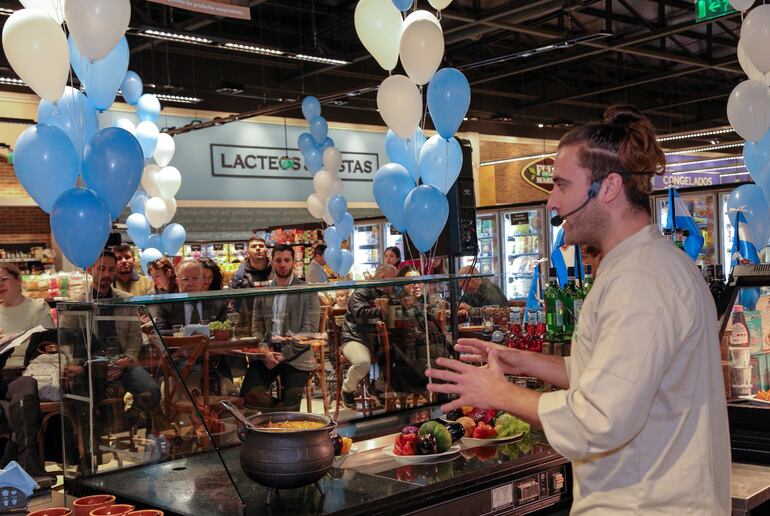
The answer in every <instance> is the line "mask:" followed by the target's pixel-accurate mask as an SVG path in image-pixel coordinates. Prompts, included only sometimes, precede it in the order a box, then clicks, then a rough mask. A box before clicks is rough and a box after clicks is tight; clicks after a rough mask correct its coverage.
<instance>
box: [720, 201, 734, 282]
mask: <svg viewBox="0 0 770 516" xmlns="http://www.w3.org/2000/svg"><path fill="white" fill-rule="evenodd" d="M728 197H730V193H729V192H724V193H721V194H719V213H720V216H721V218H722V224H721V227H720V230H721V232H722V238H720V239H719V254H720V256H721V257H722V265H723V269H724V273H725V276H727V275H728V274H729V273H730V262H731V261H732V260H731V258H730V254H731V252H730V251H731V249H732V248H733V238H734V237H733V223H732V222H731V219H732V217H731V216H730V214H729V213H727V198H728Z"/></svg>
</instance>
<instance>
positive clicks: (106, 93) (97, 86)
mask: <svg viewBox="0 0 770 516" xmlns="http://www.w3.org/2000/svg"><path fill="white" fill-rule="evenodd" d="M67 43H68V44H69V49H70V63H71V64H72V69H73V70H75V75H77V76H78V79H80V82H81V83H82V84H83V87H84V88H85V90H86V94H87V95H88V98H89V99H91V103H92V104H93V105H94V107H95V108H96V109H98V110H99V111H104V110H105V109H107V108H109V107H110V106H111V105H112V103H113V102H114V101H115V95H117V93H118V89H119V88H120V83H122V82H123V78H124V77H125V76H126V71H128V58H129V52H128V42H127V41H126V37H125V36H123V37H122V38H120V41H118V44H117V45H115V48H113V49H112V50H111V51H110V53H109V54H107V55H106V56H104V57H103V58H101V59H99V60H97V61H90V60H89V59H87V58H85V57H83V56H81V55H80V52H79V51H78V49H77V46H76V45H75V41H74V40H73V39H72V35H71V34H70V37H69V39H68V40H67Z"/></svg>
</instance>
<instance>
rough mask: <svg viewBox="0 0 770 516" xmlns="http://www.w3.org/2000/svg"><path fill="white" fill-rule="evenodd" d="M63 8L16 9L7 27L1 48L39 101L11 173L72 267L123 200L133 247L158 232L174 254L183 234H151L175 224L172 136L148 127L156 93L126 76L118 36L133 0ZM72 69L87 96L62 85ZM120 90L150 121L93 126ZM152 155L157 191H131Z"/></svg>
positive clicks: (102, 234)
mask: <svg viewBox="0 0 770 516" xmlns="http://www.w3.org/2000/svg"><path fill="white" fill-rule="evenodd" d="M60 4H61V5H59V6H52V7H53V9H52V10H50V11H49V10H38V9H20V10H17V11H16V12H14V14H13V15H12V16H11V17H10V18H9V19H8V20H7V21H6V23H5V25H4V27H3V50H4V51H5V54H6V56H7V57H8V59H9V62H10V64H11V66H12V67H13V69H14V71H16V72H17V73H18V74H19V76H20V77H21V78H22V79H23V80H24V81H25V82H26V83H27V84H28V85H29V86H30V87H31V88H32V89H33V91H35V93H37V94H38V95H40V96H41V97H42V99H41V101H40V104H39V105H38V122H39V123H38V124H36V125H34V126H32V127H29V128H28V129H27V130H25V131H24V132H23V133H22V134H21V136H20V137H19V138H18V140H17V141H16V146H15V152H14V158H15V163H14V170H15V173H16V176H17V178H18V180H19V182H20V183H21V184H22V185H23V186H24V188H25V189H26V190H27V192H28V193H29V194H30V196H31V197H32V198H33V199H34V200H35V202H36V203H37V204H38V205H39V206H40V207H41V208H42V209H43V210H44V211H46V212H47V213H49V214H50V216H51V228H52V230H53V234H54V237H55V238H56V241H57V242H58V244H59V245H60V247H61V249H62V251H63V253H64V255H65V256H66V258H67V259H68V260H69V261H71V262H72V263H73V264H75V265H76V266H78V267H83V268H85V267H89V266H91V265H92V264H93V263H94V262H95V261H96V259H97V258H98V257H99V255H100V254H101V253H102V250H103V249H104V245H105V243H106V242H107V238H108V236H109V233H110V230H111V228H112V221H113V220H115V219H117V217H118V216H119V215H120V214H121V213H122V212H123V210H124V208H125V207H126V205H127V204H129V202H130V206H131V210H132V211H133V212H134V213H133V214H132V215H131V217H129V221H128V226H129V233H130V235H131V238H132V239H133V240H134V241H135V243H137V245H139V246H140V247H144V246H146V245H148V243H149V242H150V241H151V237H153V236H155V237H156V238H155V239H154V240H157V241H159V242H160V244H159V247H160V248H162V249H156V251H157V252H161V251H165V252H166V254H175V253H176V252H177V251H178V250H179V248H180V247H181V245H182V244H183V243H184V237H185V236H184V228H182V227H181V226H179V225H178V224H172V225H170V226H167V227H166V229H165V230H164V231H163V233H162V234H157V235H152V234H151V229H150V228H151V227H154V228H160V227H161V226H163V225H164V224H167V223H168V222H170V221H171V219H172V218H173V216H174V212H175V211H176V201H175V200H174V195H176V192H177V191H178V190H179V186H180V185H181V175H180V174H179V171H178V170H176V169H175V168H174V167H168V166H167V165H168V163H169V162H170V160H171V158H172V157H173V153H174V141H173V139H172V138H171V137H170V136H169V135H165V134H161V133H160V132H159V130H158V128H157V126H156V125H155V123H154V121H155V120H156V119H157V115H158V113H159V112H160V103H159V102H158V101H157V99H156V98H155V96H154V95H147V94H145V95H142V88H143V86H142V81H141V79H140V78H139V76H138V75H137V74H136V73H134V72H130V71H128V63H129V57H130V54H129V49H128V43H127V42H126V38H125V35H124V34H125V31H126V28H127V27H128V24H129V21H130V16H131V4H130V2H129V0H109V1H106V0H95V1H94V2H70V3H69V4H66V6H65V3H64V2H61V3H60ZM62 19H64V20H66V22H67V28H68V29H69V33H70V37H69V41H68V39H67V37H66V36H65V35H64V31H63V29H62V27H61V21H62ZM70 66H71V67H72V69H73V70H74V72H75V74H76V75H77V76H78V78H79V79H80V83H81V84H82V86H83V88H84V89H85V94H84V93H81V92H80V91H79V90H77V89H75V88H72V87H70V86H67V85H66V83H67V79H68V77H69V69H70ZM121 87H122V88H123V95H124V98H125V99H126V101H127V102H128V103H129V104H131V105H133V104H138V106H139V107H138V112H139V113H138V114H139V119H140V120H150V121H148V122H144V121H143V122H142V123H140V124H139V126H137V127H136V128H134V126H133V123H132V122H131V121H129V120H125V119H121V120H119V121H118V123H116V124H115V127H107V128H104V129H101V130H99V120H98V112H103V111H105V110H107V109H109V108H110V106H111V105H112V103H113V102H114V100H115V95H116V94H117V93H118V89H119V88H121ZM145 97H147V99H146V102H145V103H144V104H146V105H147V106H148V107H146V108H145V107H143V105H144V104H143V103H142V100H143V99H145ZM143 111H148V113H146V114H143ZM151 158H154V159H155V161H156V163H157V165H152V166H153V167H156V168H158V170H157V172H156V173H155V175H154V176H153V178H152V181H149V180H148V181H147V184H151V185H152V187H153V188H151V189H154V190H155V192H149V191H148V192H147V193H145V192H144V191H142V190H139V191H137V188H138V187H139V185H140V183H144V180H143V176H144V175H145V173H146V169H147V166H146V164H147V162H148V161H149V159H151ZM161 167H162V168H161ZM148 194H152V195H148ZM161 219H162V220H161ZM145 251H147V249H145ZM143 254H144V253H143Z"/></svg>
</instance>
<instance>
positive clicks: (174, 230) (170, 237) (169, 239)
mask: <svg viewBox="0 0 770 516" xmlns="http://www.w3.org/2000/svg"><path fill="white" fill-rule="evenodd" d="M186 238H187V233H186V232H185V230H184V227H182V225H181V224H177V223H173V224H169V225H168V226H166V227H165V228H164V229H163V234H162V236H161V242H162V246H163V248H162V251H163V252H164V253H166V254H167V255H169V256H176V255H177V253H178V252H179V249H180V248H181V247H182V246H183V245H184V241H185V239H186Z"/></svg>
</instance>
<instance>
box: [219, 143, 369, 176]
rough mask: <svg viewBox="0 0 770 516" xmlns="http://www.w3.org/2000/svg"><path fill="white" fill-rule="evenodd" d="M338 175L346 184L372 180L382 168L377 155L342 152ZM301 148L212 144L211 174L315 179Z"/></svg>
mask: <svg viewBox="0 0 770 516" xmlns="http://www.w3.org/2000/svg"><path fill="white" fill-rule="evenodd" d="M341 154H342V163H341V165H340V169H339V170H338V171H337V175H338V176H339V178H340V179H342V180H343V181H372V180H373V179H374V173H375V172H376V171H377V169H378V168H380V159H379V155H378V154H377V153H372V152H347V151H341ZM303 161H304V160H303V158H302V154H301V153H300V152H299V150H298V149H288V150H287V149H285V148H284V147H252V146H243V145H227V144H219V143H212V144H211V174H212V175H214V176H228V177H255V178H257V177H271V178H278V179H305V180H312V175H311V174H309V173H308V171H307V169H306V168H305V165H304V163H303Z"/></svg>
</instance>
